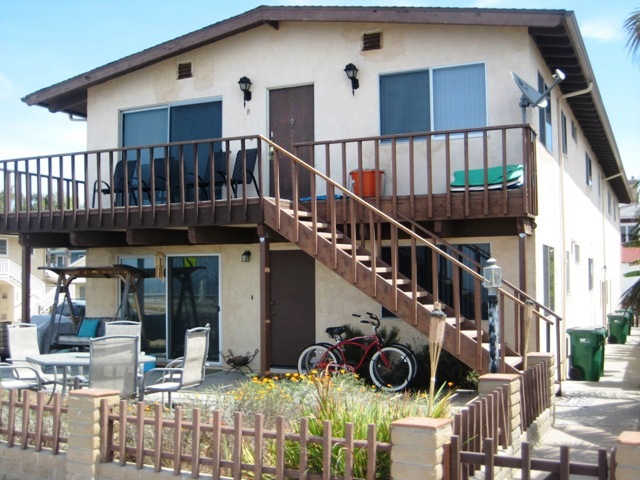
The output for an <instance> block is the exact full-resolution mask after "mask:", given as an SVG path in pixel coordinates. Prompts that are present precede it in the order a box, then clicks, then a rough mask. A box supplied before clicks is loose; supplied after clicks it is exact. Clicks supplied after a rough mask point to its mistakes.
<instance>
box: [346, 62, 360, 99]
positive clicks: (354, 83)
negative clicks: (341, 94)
mask: <svg viewBox="0 0 640 480" xmlns="http://www.w3.org/2000/svg"><path fill="white" fill-rule="evenodd" d="M344 73H346V74H347V78H348V79H349V80H351V94H352V95H355V91H356V90H357V89H358V87H360V82H359V81H358V69H357V68H356V66H355V65H354V64H353V63H347V66H346V67H344Z"/></svg>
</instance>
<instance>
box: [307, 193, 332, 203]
mask: <svg viewBox="0 0 640 480" xmlns="http://www.w3.org/2000/svg"><path fill="white" fill-rule="evenodd" d="M333 198H335V199H336V200H340V199H341V198H342V195H340V194H335V195H334V196H333ZM326 199H327V196H326V195H317V196H316V200H319V201H324V200H326ZM300 201H301V202H310V201H311V197H303V198H301V199H300Z"/></svg>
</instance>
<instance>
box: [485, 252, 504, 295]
mask: <svg viewBox="0 0 640 480" xmlns="http://www.w3.org/2000/svg"><path fill="white" fill-rule="evenodd" d="M482 276H483V277H484V282H483V283H482V286H483V287H485V288H488V289H489V295H491V290H492V289H493V290H494V295H497V292H495V290H496V289H498V288H500V287H501V286H502V268H500V267H499V266H498V265H497V262H496V259H495V258H493V257H491V258H490V259H489V260H487V266H486V267H484V269H483V270H482Z"/></svg>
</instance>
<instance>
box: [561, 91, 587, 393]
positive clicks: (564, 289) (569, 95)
mask: <svg viewBox="0 0 640 480" xmlns="http://www.w3.org/2000/svg"><path fill="white" fill-rule="evenodd" d="M592 89H593V82H589V85H588V86H587V88H584V89H582V90H578V91H575V92H571V93H567V94H564V95H559V96H558V99H557V101H556V106H557V108H556V110H557V112H556V116H557V125H558V129H557V131H558V136H557V138H558V140H559V141H558V144H559V146H560V148H558V151H559V163H560V206H561V208H560V242H561V245H562V253H561V254H562V259H563V261H562V264H563V265H564V268H563V269H562V275H561V280H562V312H561V313H562V318H563V320H565V321H566V316H567V269H568V268H569V262H570V261H571V256H569V259H567V255H566V251H567V249H566V240H567V239H566V236H567V232H566V228H565V218H566V214H565V210H566V205H565V194H564V169H565V162H564V152H563V151H562V110H561V108H560V103H561V102H562V101H563V100H566V99H567V98H573V97H578V96H580V95H586V94H587V93H590V92H591V90H592ZM564 331H566V326H564V328H563V332H564ZM560 345H562V344H560ZM567 352H568V348H567V344H566V341H565V342H564V353H565V355H564V356H563V357H562V358H559V359H556V361H558V362H561V360H563V362H562V363H564V362H566V361H567V355H566V354H567ZM561 353H562V352H558V354H561ZM558 380H560V379H558ZM560 389H562V383H560Z"/></svg>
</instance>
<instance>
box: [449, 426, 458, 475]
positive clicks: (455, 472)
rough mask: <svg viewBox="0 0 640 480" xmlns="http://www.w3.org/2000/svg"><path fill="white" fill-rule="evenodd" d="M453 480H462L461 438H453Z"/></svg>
mask: <svg viewBox="0 0 640 480" xmlns="http://www.w3.org/2000/svg"><path fill="white" fill-rule="evenodd" d="M450 445H451V456H450V457H451V480H460V437H458V436H457V435H453V436H452V437H451V443H450Z"/></svg>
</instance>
